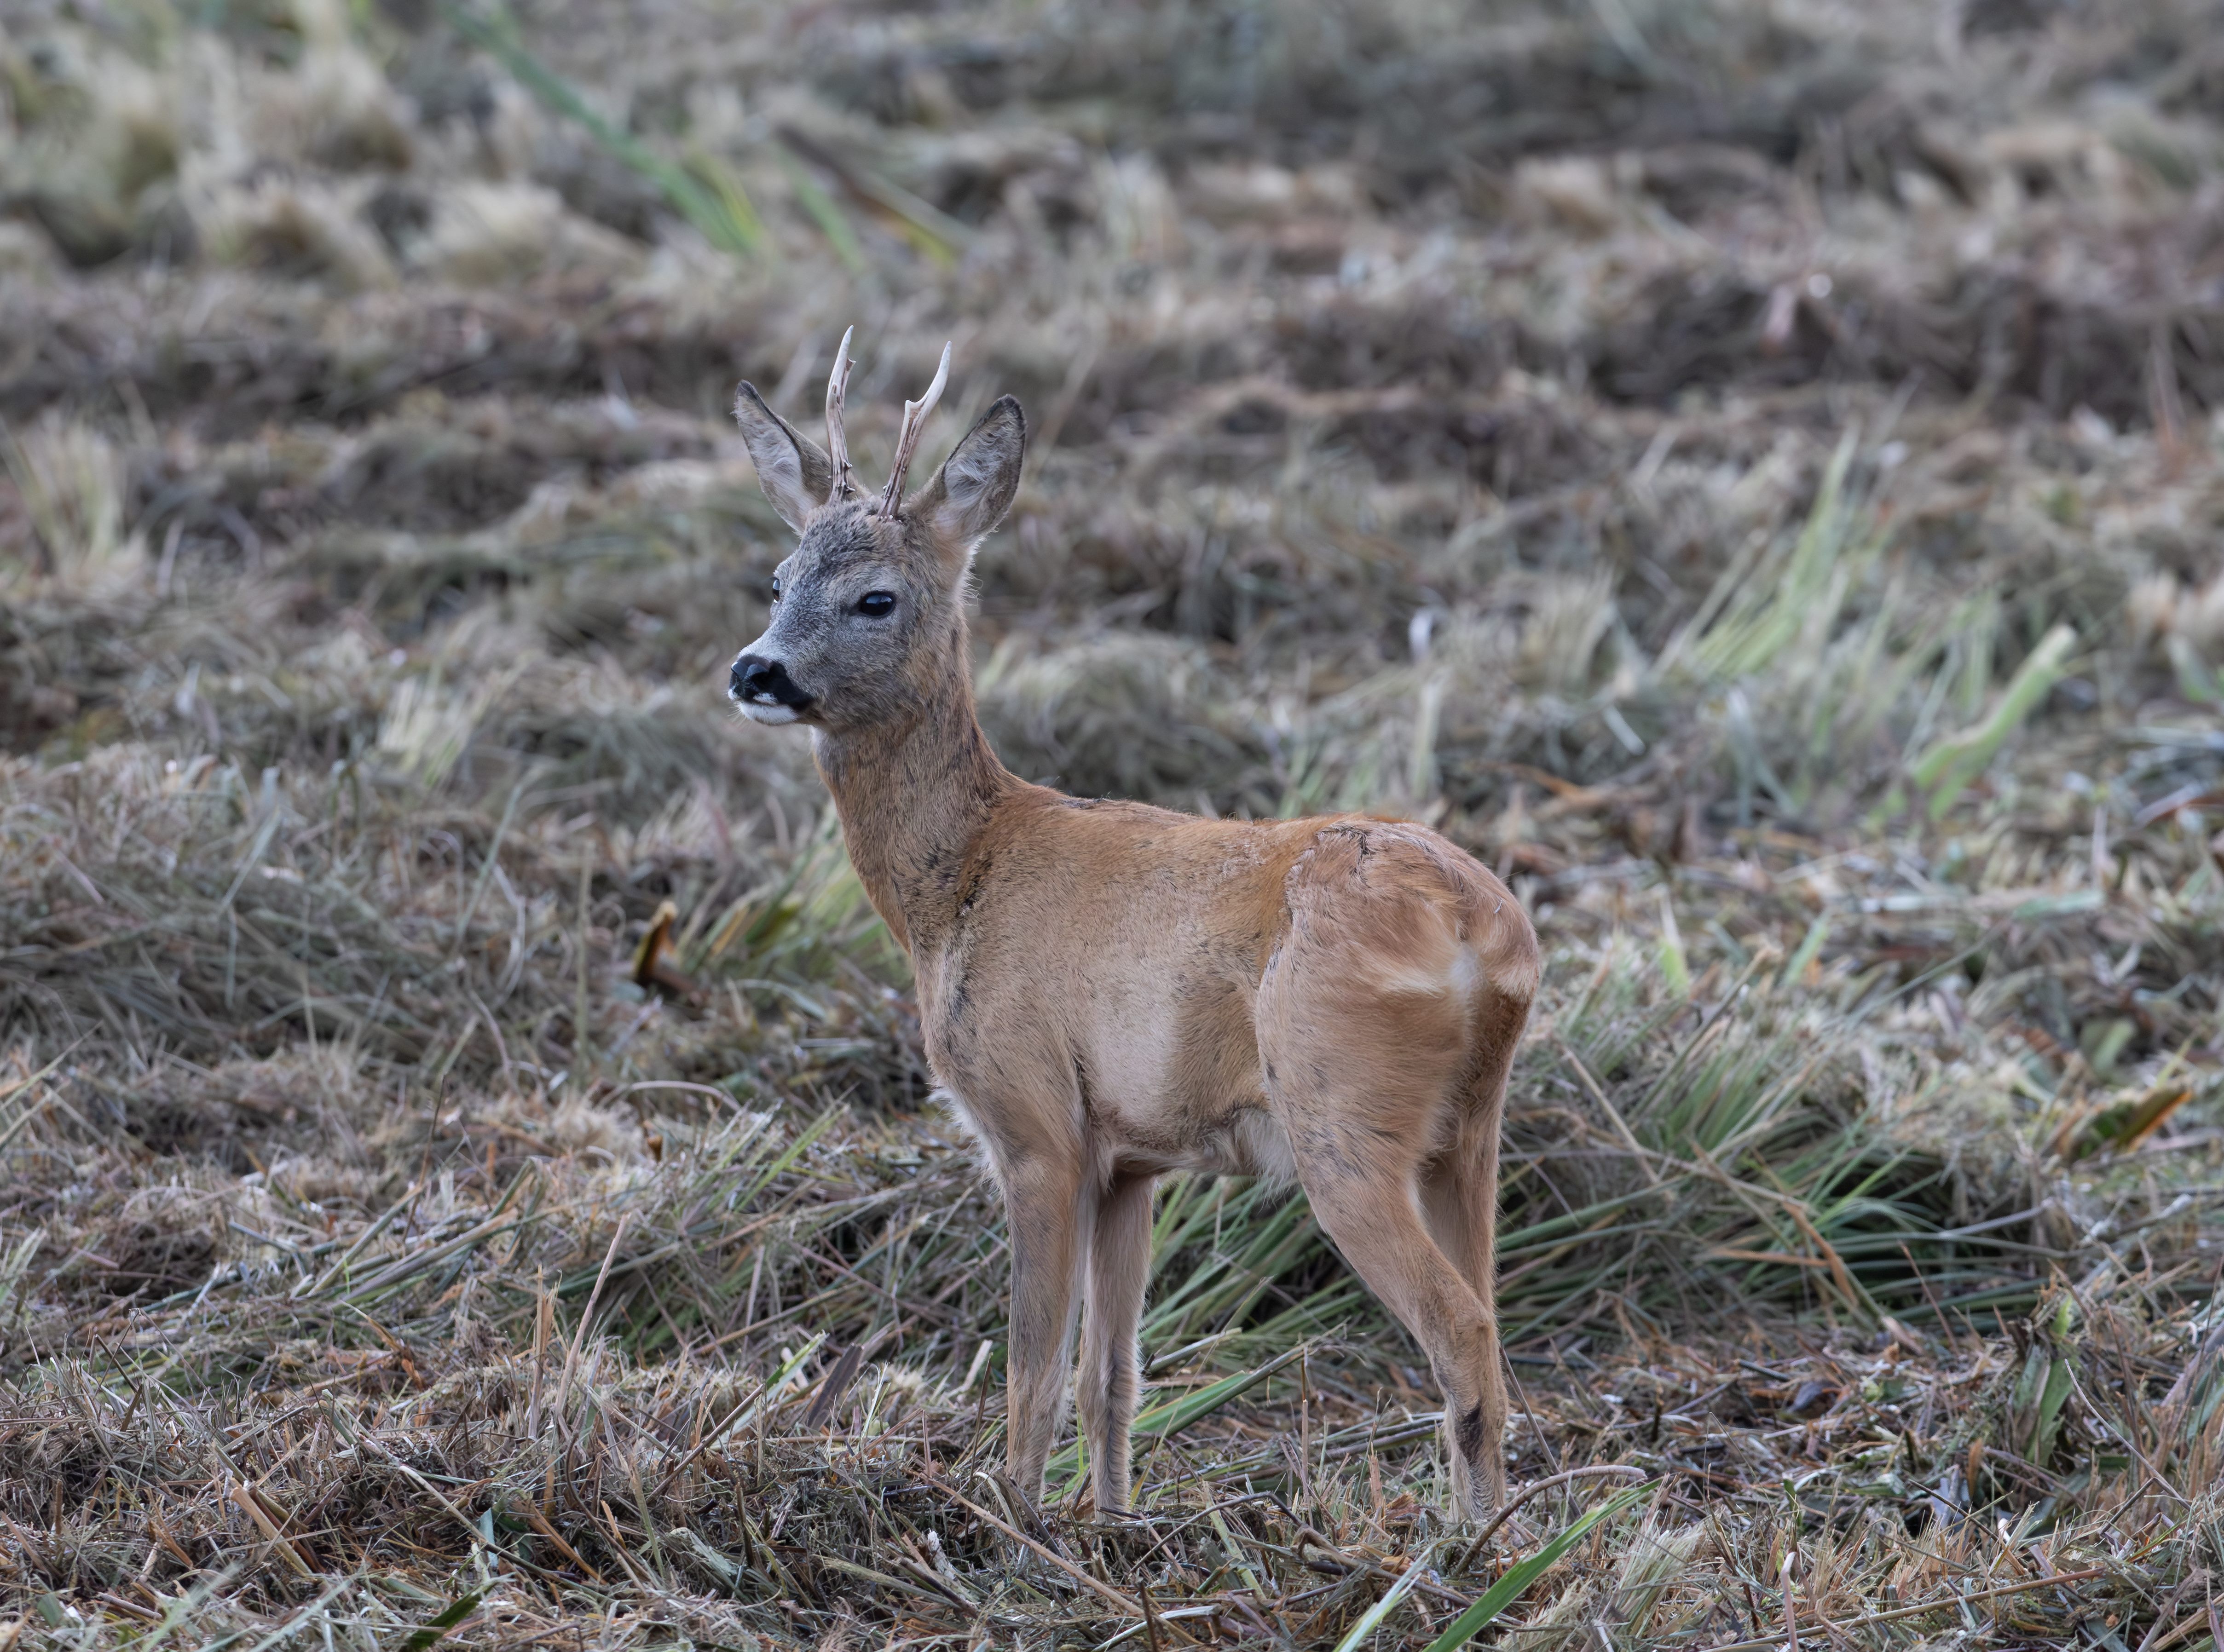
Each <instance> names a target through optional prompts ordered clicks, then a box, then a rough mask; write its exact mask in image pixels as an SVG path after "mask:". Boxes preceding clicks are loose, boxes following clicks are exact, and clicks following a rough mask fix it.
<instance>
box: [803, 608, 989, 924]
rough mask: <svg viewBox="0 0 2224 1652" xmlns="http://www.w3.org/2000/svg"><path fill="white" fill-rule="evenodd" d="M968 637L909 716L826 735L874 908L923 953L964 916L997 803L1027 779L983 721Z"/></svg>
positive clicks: (819, 749) (828, 771) (827, 756)
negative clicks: (972, 863)
mask: <svg viewBox="0 0 2224 1652" xmlns="http://www.w3.org/2000/svg"><path fill="white" fill-rule="evenodd" d="M965 659H966V654H965V633H964V627H962V626H961V627H958V629H957V635H956V642H955V646H954V647H953V648H952V649H951V650H950V651H948V657H947V658H946V659H944V660H943V661H942V662H941V669H940V671H939V672H938V680H935V681H934V682H932V684H931V686H930V687H929V688H928V689H927V690H926V691H925V692H923V693H921V695H920V696H919V700H918V702H917V703H916V706H915V709H913V710H912V711H911V712H909V713H908V714H907V715H906V716H902V717H900V718H895V719H891V720H889V721H888V722H881V723H876V724H875V725H874V726H872V727H870V728H861V729H849V730H844V731H843V732H841V733H839V734H836V733H831V732H829V731H827V730H825V729H821V730H819V731H818V735H817V738H816V740H815V741H814V753H815V755H816V756H817V758H818V773H819V776H820V778H821V779H824V780H825V783H826V789H827V791H829V792H831V794H832V795H833V798H834V810H835V812H836V813H837V815H839V816H840V817H841V820H842V835H843V840H844V842H846V843H847V845H848V848H849V851H850V864H851V865H852V866H854V867H856V872H857V878H858V880H859V881H860V882H861V883H862V884H863V885H864V886H865V893H866V895H867V896H868V897H869V899H871V901H872V903H873V908H874V910H875V911H877V912H879V913H880V915H881V918H882V919H883V920H885V921H886V923H887V924H888V928H889V929H890V930H894V932H895V937H896V939H897V940H898V941H899V942H900V943H903V945H904V946H905V947H906V948H907V949H912V950H913V954H914V955H916V953H917V949H918V943H919V942H921V941H923V940H926V939H927V938H928V937H931V936H933V935H935V934H937V933H938V932H940V931H941V930H943V929H944V928H945V926H946V925H947V924H949V923H950V922H951V920H952V919H953V918H954V917H955V915H956V911H957V901H958V880H959V872H960V869H961V867H963V866H964V860H965V854H966V851H967V849H968V848H969V847H970V845H971V843H972V842H973V840H974V838H975V837H976V836H977V835H979V833H980V831H981V829H982V827H984V826H985V825H987V823H988V821H989V816H990V814H991V813H992V812H994V810H995V807H996V804H998V803H999V802H1000V801H1001V799H1002V798H1004V797H1006V796H1007V795H1008V793H1009V792H1010V791H1012V790H1013V789H1014V788H1015V787H1017V786H1018V785H1020V779H1018V777H1017V776H1015V775H1014V774H1013V773H1012V772H1011V771H1010V770H1008V769H1007V768H1006V767H1005V766H1003V765H1002V764H1001V763H1000V762H998V761H997V760H996V754H995V752H994V751H993V750H991V749H990V747H989V737H988V736H987V735H984V734H982V732H981V723H980V720H979V718H978V717H976V716H975V715H974V709H973V683H972V676H971V673H970V672H969V671H968V669H967V667H966V664H965Z"/></svg>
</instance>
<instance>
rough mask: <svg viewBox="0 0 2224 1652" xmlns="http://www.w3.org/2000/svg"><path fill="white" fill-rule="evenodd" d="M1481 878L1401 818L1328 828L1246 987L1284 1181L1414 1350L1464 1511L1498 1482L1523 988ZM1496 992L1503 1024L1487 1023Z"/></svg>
mask: <svg viewBox="0 0 2224 1652" xmlns="http://www.w3.org/2000/svg"><path fill="white" fill-rule="evenodd" d="M1488 877H1489V874H1488V873H1485V872H1484V871H1483V870H1482V868H1481V867H1475V866H1473V865H1472V863H1471V862H1466V861H1465V858H1464V857H1463V856H1460V855H1459V854H1458V853H1457V851H1456V850H1454V849H1452V848H1451V847H1450V845H1448V844H1444V843H1441V842H1438V841H1436V840H1427V841H1423V840H1422V839H1421V838H1419V837H1418V835H1416V834H1414V833H1412V832H1411V831H1410V830H1401V829H1396V828H1391V829H1378V828H1375V827H1374V826H1372V825H1368V826H1361V825H1357V824H1351V825H1338V826H1336V827H1332V828H1330V829H1327V830H1324V831H1323V832H1322V833H1321V835H1320V836H1319V837H1318V838H1317V840H1316V842H1315V844H1314V846H1313V848H1312V849H1311V851H1309V853H1308V854H1306V856H1305V858H1304V859H1303V860H1302V861H1300V862H1299V863H1298V866H1297V867H1294V868H1293V869H1292V873H1291V875H1290V879H1289V881H1288V883H1287V885H1286V895H1287V898H1288V900H1289V912H1290V928H1289V930H1288V931H1287V933H1286V936H1284V938H1283V941H1282V944H1281V946H1280V947H1279V949H1277V950H1276V952H1275V954H1274V955H1273V958H1272V959H1271V960H1270V962H1269V963H1268V965H1267V970H1266V973H1265V975H1264V977H1263V979H1262V980H1260V987H1259V996H1258V1029H1259V1051H1260V1060H1261V1062H1262V1067H1263V1071H1264V1075H1265V1077H1266V1081H1267V1094H1268V1097H1269V1100H1270V1101H1271V1103H1272V1104H1273V1110H1274V1113H1275V1114H1276V1116H1277V1118H1278V1119H1279V1120H1280V1122H1281V1124H1282V1126H1283V1128H1284V1130H1285V1131H1286V1132H1287V1133H1288V1136H1289V1140H1290V1146H1291V1151H1292V1155H1293V1157H1295V1159H1296V1161H1297V1169H1298V1181H1299V1182H1301V1183H1302V1184H1303V1185H1304V1187H1305V1192H1306V1194H1307V1195H1308V1196H1309V1197H1310V1198H1311V1201H1312V1207H1313V1212H1314V1214H1315V1215H1316V1216H1317V1218H1318V1220H1319V1221H1320V1224H1321V1226H1322V1227H1323V1228H1324V1229H1325V1230H1326V1231H1327V1233H1328V1235H1329V1237H1330V1239H1333V1240H1335V1241H1336V1246H1337V1248H1338V1249H1339V1250H1341V1251H1342V1252H1343V1254H1344V1257H1345V1258H1346V1259H1347V1260H1349V1262H1350V1264H1351V1265H1352V1267H1353V1268H1354V1270H1355V1271H1357V1272H1358V1274H1359V1276H1360V1277H1362V1279H1364V1280H1365V1281H1366V1282H1367V1283H1368V1287H1369V1288H1370V1289H1373V1290H1374V1293H1375V1295H1376V1296H1379V1297H1381V1299H1382V1301H1383V1302H1384V1304H1385V1305H1386V1306H1387V1307H1388V1308H1389V1309H1390V1310H1391V1312H1393V1314H1395V1315H1397V1316H1398V1318H1399V1320H1400V1321H1403V1322H1404V1324H1405V1326H1406V1329H1407V1330H1408V1331H1410V1332H1411V1333H1412V1335H1413V1339H1414V1340H1415V1341H1417V1342H1418V1343H1419V1344H1420V1346H1421V1347H1422V1350H1423V1351H1424V1352H1425V1353H1426V1354H1427V1355H1428V1359H1429V1363H1430V1365H1431V1367H1432V1368H1433V1370H1434V1371H1435V1373H1436V1378H1437V1384H1438V1386H1439V1387H1440V1389H1441V1390H1443V1393H1444V1435H1445V1441H1444V1443H1445V1447H1446V1451H1447V1454H1448V1456H1449V1457H1450V1466H1451V1479H1452V1486H1453V1490H1454V1492H1455V1495H1456V1498H1457V1500H1458V1503H1459V1504H1460V1505H1461V1507H1463V1509H1464V1510H1466V1511H1468V1512H1470V1513H1477V1514H1480V1513H1482V1512H1484V1511H1486V1510H1488V1509H1489V1508H1490V1507H1491V1506H1493V1504H1494V1503H1495V1501H1496V1499H1497V1498H1498V1497H1499V1495H1500V1493H1501V1488H1502V1485H1503V1481H1504V1468H1503V1465H1502V1462H1501V1456H1500V1451H1501V1441H1502V1439H1503V1436H1504V1429H1505V1420H1506V1394H1505V1386H1504V1378H1503V1376H1502V1374H1501V1354H1500V1352H1499V1346H1498V1326H1497V1320H1496V1315H1495V1313H1494V1308H1493V1300H1494V1290H1493V1281H1492V1266H1491V1247H1492V1228H1493V1223H1494V1213H1495V1202H1494V1201H1495V1182H1496V1169H1497V1164H1496V1160H1497V1147H1496V1144H1497V1134H1498V1119H1497V1108H1496V1097H1497V1095H1498V1094H1499V1090H1500V1087H1501V1084H1502V1082H1503V1079H1504V1070H1505V1066H1506V1063H1507V1061H1508V1060H1510V1058H1511V1055H1512V1051H1513V1040H1514V1037H1518V1035H1519V1032H1520V1020H1521V1018H1525V1017H1526V1013H1527V1004H1528V996H1529V994H1530V993H1532V992H1533V990H1534V987H1535V975H1534V962H1533V955H1534V942H1533V940H1529V939H1527V924H1526V920H1523V919H1521V918H1520V912H1519V909H1518V908H1512V916H1511V918H1510V919H1509V918H1507V917H1506V913H1507V908H1508V907H1510V905H1511V900H1510V897H1505V898H1503V899H1501V896H1502V891H1498V892H1494V887H1493V885H1492V884H1491V883H1487V882H1485V881H1483V880H1488ZM1501 975H1502V976H1503V977H1504V986H1501ZM1507 988H1511V989H1513V991H1512V992H1509V991H1508V990H1507ZM1514 993H1518V995H1519V1005H1518V1013H1513V1005H1514ZM1501 1004H1502V1005H1504V1006H1507V1011H1508V1013H1510V1014H1512V1015H1513V1018H1512V1019H1511V1020H1510V1022H1508V1023H1507V1025H1498V1026H1494V1025H1493V1023H1492V1011H1493V1010H1494V1007H1497V1006H1501ZM1504 1019H1505V1018H1504V1017H1502V1016H1501V1021H1503V1020H1504ZM1508 1025H1510V1029H1511V1035H1510V1036H1504V1037H1500V1036H1496V1035H1498V1034H1502V1033H1505V1032H1506V1031H1507V1026H1508ZM1486 1098H1488V1103H1489V1105H1488V1106H1485V1105H1482V1103H1483V1102H1484V1100H1485V1099H1486ZM1486 1115H1487V1116H1486ZM1447 1156H1449V1163H1446V1161H1447ZM1432 1166H1433V1167H1434V1168H1432Z"/></svg>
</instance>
